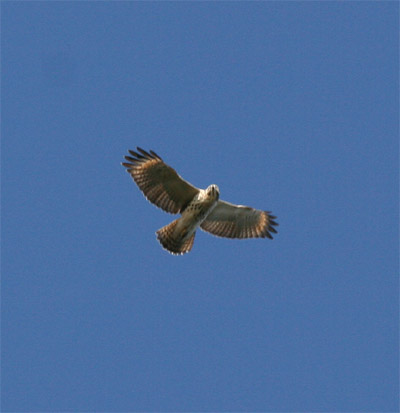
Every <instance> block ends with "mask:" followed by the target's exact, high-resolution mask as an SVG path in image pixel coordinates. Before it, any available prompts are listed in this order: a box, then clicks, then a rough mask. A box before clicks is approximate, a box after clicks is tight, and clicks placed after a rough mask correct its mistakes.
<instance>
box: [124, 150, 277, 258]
mask: <svg viewBox="0 0 400 413" xmlns="http://www.w3.org/2000/svg"><path fill="white" fill-rule="evenodd" d="M137 149H138V152H139V153H137V152H134V151H129V153H130V154H131V155H132V156H125V159H126V160H127V161H129V163H123V165H124V166H125V167H126V168H127V169H128V172H129V173H130V174H131V176H132V178H133V179H134V180H135V182H136V183H137V185H138V186H139V188H140V189H141V190H142V191H143V194H144V195H145V197H146V198H147V199H148V200H149V201H150V202H152V203H153V204H155V205H156V206H158V207H159V208H162V209H163V210H164V211H166V212H170V213H173V214H177V213H181V215H182V216H181V217H180V218H178V219H176V220H175V221H173V222H171V223H170V224H169V225H166V226H165V227H163V228H161V229H159V230H158V231H157V232H156V234H157V238H158V240H159V241H160V243H161V245H162V246H163V247H164V248H165V249H166V250H168V251H169V252H170V253H172V254H184V253H186V252H189V251H190V250H191V249H192V246H193V242H194V236H195V233H196V230H197V228H198V227H199V226H200V228H201V229H203V230H204V231H207V232H210V233H211V234H213V235H216V236H220V237H227V238H258V237H261V238H264V237H268V238H270V239H272V236H271V232H273V233H276V230H275V228H274V227H273V226H275V225H278V224H277V223H276V222H275V221H274V219H275V218H276V217H274V216H272V215H270V213H269V212H268V211H260V210H257V209H254V208H250V207H246V206H243V205H234V204H230V203H228V202H225V201H221V200H219V189H218V186H217V185H210V186H209V187H208V188H207V189H198V188H196V187H194V186H193V185H191V184H190V183H189V182H187V181H185V180H184V179H183V178H181V177H180V176H179V175H178V174H177V173H176V171H175V170H174V169H172V168H171V167H170V166H168V165H167V164H165V163H164V162H163V160H162V159H161V158H160V157H159V156H158V155H157V154H156V153H155V152H153V151H150V153H148V152H146V151H144V150H143V149H141V148H137Z"/></svg>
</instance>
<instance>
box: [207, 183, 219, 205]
mask: <svg viewBox="0 0 400 413" xmlns="http://www.w3.org/2000/svg"><path fill="white" fill-rule="evenodd" d="M206 193H207V197H208V198H210V199H214V200H215V201H218V198H219V188H218V186H217V185H210V186H209V187H208V188H207V189H206Z"/></svg>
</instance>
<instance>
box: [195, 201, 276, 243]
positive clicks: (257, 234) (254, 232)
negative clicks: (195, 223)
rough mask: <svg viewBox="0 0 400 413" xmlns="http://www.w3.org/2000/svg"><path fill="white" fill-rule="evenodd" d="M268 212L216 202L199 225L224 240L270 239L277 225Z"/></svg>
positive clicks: (273, 217)
mask: <svg viewBox="0 0 400 413" xmlns="http://www.w3.org/2000/svg"><path fill="white" fill-rule="evenodd" d="M275 219H276V217H275V216H273V215H270V212H269V211H261V210H258V209H254V208H250V207H247V206H243V205H234V204H230V203H229V202H225V201H218V204H217V206H216V207H215V208H214V209H213V211H212V212H211V213H210V214H209V215H208V216H207V218H206V219H205V220H204V221H203V223H202V224H201V225H200V227H201V229H203V230H204V231H207V232H209V233H211V234H213V235H216V236H218V237H225V238H265V237H267V238H270V239H272V235H271V233H276V232H277V231H276V229H275V228H274V226H276V225H278V224H277V223H276V222H275V221H274V220H275Z"/></svg>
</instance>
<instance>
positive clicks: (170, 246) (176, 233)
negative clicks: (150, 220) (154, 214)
mask: <svg viewBox="0 0 400 413" xmlns="http://www.w3.org/2000/svg"><path fill="white" fill-rule="evenodd" d="M178 221H179V218H178V219H176V220H175V221H172V222H171V223H170V224H168V225H166V226H165V227H162V228H160V229H159V230H158V231H157V232H156V234H157V239H158V241H160V244H161V245H162V246H163V247H164V248H165V249H166V250H167V251H169V252H170V253H171V254H177V255H181V254H186V253H187V252H189V251H190V250H191V249H192V247H193V243H194V236H195V234H196V232H193V234H192V235H191V236H190V237H189V238H185V236H186V234H187V231H180V230H179V229H178V228H177V224H178Z"/></svg>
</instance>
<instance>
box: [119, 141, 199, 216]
mask: <svg viewBox="0 0 400 413" xmlns="http://www.w3.org/2000/svg"><path fill="white" fill-rule="evenodd" d="M128 152H129V154H130V156H125V160H126V161H127V162H122V165H123V166H124V167H125V168H126V169H127V172H128V173H129V174H130V175H131V176H132V178H133V180H134V181H135V182H136V184H137V186H138V187H139V188H140V190H141V191H142V192H143V195H144V196H145V197H146V199H147V200H148V201H150V202H151V203H153V204H154V205H156V206H157V207H159V208H161V209H163V210H164V211H166V212H169V213H171V214H177V213H179V212H181V211H183V210H184V209H185V208H186V206H187V205H188V204H189V203H190V201H191V200H192V199H193V197H194V196H195V195H196V194H197V193H198V192H199V190H198V189H197V188H196V187H194V186H193V185H191V184H190V183H189V182H187V181H185V180H184V179H183V178H182V177H181V176H179V175H178V173H177V172H176V171H175V170H174V169H173V168H171V167H170V166H168V165H167V164H166V163H164V161H163V160H162V158H161V157H160V156H159V155H157V154H156V153H155V152H154V151H152V150H150V151H149V152H147V151H145V150H144V149H142V148H139V147H137V152H135V151H132V150H128Z"/></svg>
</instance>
